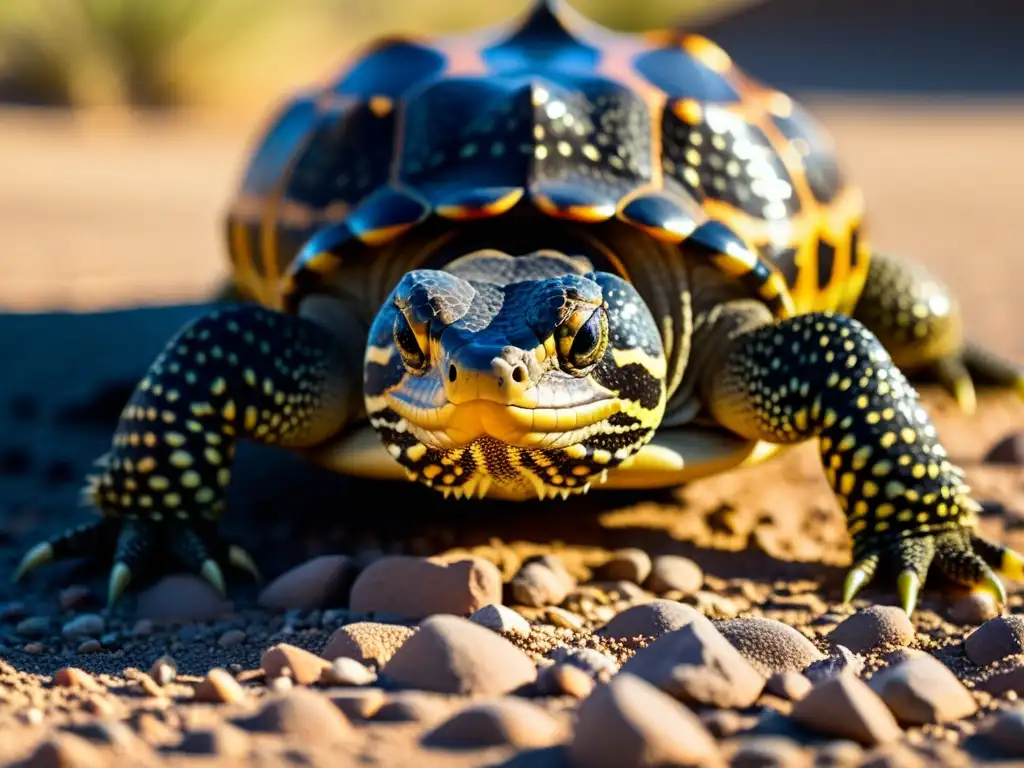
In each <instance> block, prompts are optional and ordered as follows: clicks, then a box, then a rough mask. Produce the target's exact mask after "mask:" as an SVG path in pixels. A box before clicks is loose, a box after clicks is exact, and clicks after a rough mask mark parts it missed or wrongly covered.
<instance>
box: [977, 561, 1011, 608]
mask: <svg viewBox="0 0 1024 768" xmlns="http://www.w3.org/2000/svg"><path fill="white" fill-rule="evenodd" d="M982 573H983V574H984V577H983V579H982V581H981V583H980V584H978V585H977V586H975V588H974V591H976V592H987V593H989V594H990V595H992V597H994V598H995V599H996V602H997V603H999V604H1000V605H1006V587H1004V586H1003V582H1001V581H1000V580H999V577H998V576H996V575H995V573H993V572H992V569H991V568H989V567H988V566H985V570H984V571H982Z"/></svg>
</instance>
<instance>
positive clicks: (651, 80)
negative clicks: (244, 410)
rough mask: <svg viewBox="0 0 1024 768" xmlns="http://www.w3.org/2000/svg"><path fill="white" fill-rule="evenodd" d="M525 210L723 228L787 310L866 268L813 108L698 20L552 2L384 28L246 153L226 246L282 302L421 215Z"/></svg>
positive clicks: (253, 292) (837, 304)
mask: <svg viewBox="0 0 1024 768" xmlns="http://www.w3.org/2000/svg"><path fill="white" fill-rule="evenodd" d="M523 207H527V208H528V209H529V210H531V211H532V212H533V213H534V215H542V216H547V217H553V218H558V219H563V220H571V221H574V222H583V223H592V222H603V221H607V220H609V219H619V220H622V221H624V222H628V223H629V224H631V225H633V226H635V227H636V228H638V229H639V230H643V231H645V232H647V233H651V234H654V235H655V236H657V237H661V238H663V239H669V240H673V241H675V242H680V241H681V240H682V239H684V238H685V237H687V236H689V235H690V234H692V232H693V230H694V229H695V228H696V227H697V226H698V225H700V224H701V223H707V222H713V223H715V224H716V225H721V226H720V231H721V232H724V233H726V234H728V233H735V235H738V237H739V238H740V240H741V241H742V243H745V244H746V245H747V246H748V247H749V248H750V250H751V251H752V252H753V253H754V254H756V255H757V256H758V257H759V259H760V262H761V263H762V264H769V265H770V268H771V270H772V271H773V272H774V273H775V274H776V275H777V276H781V279H779V280H778V281H777V282H778V283H779V285H783V287H782V289H781V290H782V291H783V292H785V293H787V294H788V295H787V296H786V297H785V298H786V300H787V301H788V302H789V303H790V307H791V309H792V310H794V311H796V312H806V311H812V310H822V309H833V310H839V311H844V312H848V311H851V310H852V308H853V304H854V303H855V301H856V299H857V297H858V296H859V294H860V291H861V288H862V286H863V283H864V279H865V277H866V273H867V268H868V258H869V256H868V250H867V245H866V242H865V238H864V236H863V231H862V217H863V202H862V196H861V193H860V191H859V190H858V189H857V188H856V187H854V186H853V185H851V184H850V183H848V182H847V180H846V179H845V178H844V176H843V174H842V172H841V170H840V168H839V166H838V164H837V162H836V159H835V155H834V152H833V146H832V141H831V139H830V137H829V136H828V134H827V133H826V132H825V130H824V129H823V128H822V127H821V126H820V125H819V124H818V122H817V121H816V120H815V119H814V118H813V117H811V116H810V115H809V114H808V112H807V111H806V110H805V109H803V108H802V107H801V106H800V105H798V104H797V103H796V102H795V101H794V100H792V99H791V98H789V97H788V96H786V95H785V94H782V93H780V92H779V91H777V90H775V89H772V88H770V87H768V86H766V85H763V84H761V83H759V82H757V81H756V80H754V79H753V78H751V77H749V76H748V75H747V74H745V73H744V72H742V71H741V70H740V69H739V68H738V67H737V66H736V65H735V64H734V63H733V62H732V60H731V59H730V58H729V56H728V55H727V54H726V53H725V52H724V51H722V50H721V49H720V48H719V47H717V46H716V45H715V44H714V43H712V42H711V41H709V40H708V39H706V38H704V37H701V36H698V35H694V34H686V33H682V32H679V33H677V32H671V31H654V32H649V33H645V34H628V33H619V32H613V31H611V30H608V29H605V28H603V27H600V26H598V25H597V24H595V23H593V22H591V21H589V20H587V19H585V18H583V17H582V16H581V15H580V14H578V13H577V12H576V11H574V10H573V9H572V8H571V7H569V6H568V5H566V4H564V3H563V2H561V1H560V0H539V2H537V4H536V5H535V6H534V7H532V8H531V9H530V10H529V11H528V12H527V13H525V14H524V15H523V16H522V17H520V18H518V19H517V20H516V21H515V23H513V24H511V25H503V26H500V27H496V28H491V29H487V30H484V31H478V32H474V33H470V34H459V35H452V36H447V37H437V38H431V39H429V40H413V39H408V38H400V39H396V38H388V39H381V40H378V41H376V42H375V43H373V44H372V45H371V46H370V47H369V48H367V49H366V50H364V51H362V52H361V53H360V54H359V55H358V56H356V58H355V60H354V61H353V62H351V63H350V64H349V65H348V66H347V67H345V68H344V69H343V71H342V72H341V73H340V74H338V75H337V76H336V77H335V78H333V79H332V80H331V81H330V82H328V83H326V84H325V85H322V86H321V87H317V88H314V89H312V90H310V91H306V92H303V93H300V94H297V95H295V96H294V97H293V98H291V99H290V100H289V101H287V102H286V103H285V104H284V105H283V106H282V107H281V108H280V109H279V110H278V111H277V113H276V114H275V115H274V116H273V117H272V118H271V120H270V122H269V125H268V127H267V128H266V130H265V132H264V133H263V136H262V138H261V139H260V140H259V142H258V144H257V146H256V147H255V151H254V152H253V153H252V155H251V158H250V160H249V163H248V166H247V169H246V171H245V174H244V178H243V181H242V184H241V188H240V190H239V192H238V195H237V197H236V199H235V201H234V204H233V205H232V207H231V209H230V212H229V214H228V217H227V234H228V243H229V249H228V250H229V253H230V257H231V261H232V265H233V273H234V278H235V281H236V284H237V285H238V287H239V289H240V291H241V292H242V293H243V294H247V295H248V296H250V297H252V298H254V299H255V300H257V301H259V302H261V303H263V304H265V305H267V306H271V307H275V308H278V309H283V310H286V311H287V310H290V309H292V308H294V305H295V301H296V299H297V298H298V297H301V296H302V295H303V294H304V293H305V292H306V291H309V290H310V286H311V285H313V284H314V283H315V282H316V281H317V280H320V279H321V278H323V276H324V275H326V274H330V273H332V272H336V271H337V269H338V266H339V264H341V263H343V262H344V263H348V262H352V261H363V262H365V260H366V259H365V257H366V255H367V254H373V253H376V252H377V251H378V249H379V248H380V247H381V246H383V245H384V244H387V243H389V242H392V241H394V240H395V238H398V237H400V236H402V235H403V233H408V232H409V231H410V230H416V229H417V228H418V227H421V226H425V225H426V224H427V222H428V221H429V222H441V223H442V224H443V225H445V226H449V227H453V226H455V227H457V226H460V225H463V224H465V223H466V222H475V223H479V222H482V221H483V222H486V221H496V220H498V219H500V218H501V217H502V216H505V215H506V214H508V212H509V211H510V210H513V209H516V210H520V209H522V208H523ZM500 245H501V243H493V244H492V246H494V247H500ZM400 276H401V275H400V273H399V274H398V275H396V276H395V279H397V278H398V277H400ZM783 281H784V284H783ZM389 288H390V286H385V287H384V290H385V291H386V290H388V289H389ZM787 288H788V291H787ZM367 309H368V312H369V313H371V314H372V312H374V311H375V310H376V307H375V306H370V307H368V308H367Z"/></svg>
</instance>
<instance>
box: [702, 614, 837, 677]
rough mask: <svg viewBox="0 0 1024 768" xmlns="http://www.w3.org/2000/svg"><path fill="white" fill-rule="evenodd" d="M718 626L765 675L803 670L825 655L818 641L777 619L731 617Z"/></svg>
mask: <svg viewBox="0 0 1024 768" xmlns="http://www.w3.org/2000/svg"><path fill="white" fill-rule="evenodd" d="M715 627H716V628H717V629H718V631H719V632H721V633H722V634H723V635H724V636H725V639H726V640H728V641H729V642H730V643H732V645H733V646H734V647H735V648H736V649H737V650H738V651H739V652H740V653H742V654H743V657H744V658H745V659H746V660H747V661H749V662H750V663H751V664H752V665H753V666H754V667H755V669H757V670H758V671H759V672H761V674H763V675H764V676H765V677H770V676H771V675H774V674H775V673H777V672H800V671H801V670H803V669H806V668H807V666H808V665H810V664H812V663H813V662H815V661H819V660H821V659H823V658H824V656H823V654H822V653H821V651H819V650H818V649H817V648H816V647H815V645H814V643H812V642H811V641H810V640H808V639H807V638H806V637H804V636H803V635H801V634H800V633H799V632H797V631H796V630H795V629H794V628H793V627H791V626H789V625H788V624H783V623H782V622H781V621H775V620H774V619H764V618H756V617H755V618H747V619H727V620H725V621H720V622H717V623H716V624H715Z"/></svg>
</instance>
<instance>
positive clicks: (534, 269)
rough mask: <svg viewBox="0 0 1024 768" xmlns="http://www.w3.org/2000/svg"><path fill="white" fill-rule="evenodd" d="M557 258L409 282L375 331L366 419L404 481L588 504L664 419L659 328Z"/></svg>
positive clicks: (487, 255)
mask: <svg viewBox="0 0 1024 768" xmlns="http://www.w3.org/2000/svg"><path fill="white" fill-rule="evenodd" d="M589 267H590V265H589V264H587V263H585V261H584V260H581V259H575V258H569V257H566V256H563V255H561V254H558V253H554V252H537V253H534V254H530V255H527V256H518V257H511V256H508V255H506V254H501V253H498V252H493V251H488V252H477V253H473V254H470V255H468V256H464V257H461V258H460V259H457V260H456V261H454V262H452V263H450V264H449V265H447V267H446V268H445V269H444V271H439V270H431V269H423V270H415V271H412V272H408V273H407V274H406V275H405V276H404V277H403V278H402V279H401V280H400V281H399V283H398V285H397V286H396V287H395V289H394V290H393V291H392V292H391V294H390V296H389V297H388V298H387V300H386V301H385V302H384V304H383V306H382V307H381V308H380V310H379V311H378V313H377V316H376V318H375V320H374V322H373V325H372V327H371V329H370V335H369V343H368V345H367V350H366V357H365V368H364V393H365V398H366V409H367V415H368V416H369V419H370V422H371V424H372V425H373V427H374V428H375V429H376V431H377V433H378V434H379V435H380V437H381V439H382V440H383V442H384V445H385V447H386V448H387V450H388V452H389V453H390V454H391V456H392V457H394V459H395V460H396V461H398V462H399V463H400V464H402V465H403V466H404V467H405V468H406V470H407V471H408V472H409V475H410V477H411V478H413V479H415V480H417V481H419V482H422V483H425V484H426V485H429V486H431V487H433V488H435V489H438V490H441V491H443V492H445V495H448V494H449V493H452V492H454V493H455V495H456V496H457V497H463V496H465V497H470V496H473V495H479V496H480V497H483V496H484V495H485V494H486V493H487V490H488V489H489V488H491V487H492V485H494V486H498V487H497V488H495V490H496V491H499V493H500V494H501V495H512V496H520V495H526V494H529V493H530V492H531V491H532V492H535V493H536V495H537V496H538V497H540V498H545V497H547V496H552V495H561V496H563V497H567V496H568V495H569V494H570V493H583V492H585V491H586V490H587V489H588V488H589V487H590V484H591V483H592V482H593V481H594V480H595V479H597V480H603V479H604V477H605V476H606V475H605V473H606V470H609V469H612V468H614V467H616V466H618V465H619V464H621V463H622V462H623V461H624V460H626V459H627V458H628V457H629V456H631V455H632V454H634V453H635V452H636V451H638V450H639V449H640V448H641V447H642V446H643V445H644V444H645V443H646V442H647V441H648V440H649V439H650V437H651V435H652V434H653V432H654V430H655V428H656V427H657V426H658V424H659V423H660V421H661V417H662V415H663V413H664V409H665V367H666V365H665V356H664V352H663V349H662V344H661V338H660V336H659V334H658V329H657V326H656V324H655V322H654V318H653V317H652V316H651V313H650V311H649V310H648V308H647V306H646V305H645V303H644V302H643V300H642V299H641V298H640V296H639V294H637V292H636V291H635V290H634V288H633V286H632V285H630V284H629V283H628V282H626V281H624V280H623V279H621V278H619V277H617V276H615V275H612V274H609V273H605V272H594V271H592V269H590V268H589Z"/></svg>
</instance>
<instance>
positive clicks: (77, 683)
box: [53, 667, 104, 691]
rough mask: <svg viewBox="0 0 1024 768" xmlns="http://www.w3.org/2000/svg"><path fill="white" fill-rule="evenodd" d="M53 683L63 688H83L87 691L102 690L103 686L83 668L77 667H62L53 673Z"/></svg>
mask: <svg viewBox="0 0 1024 768" xmlns="http://www.w3.org/2000/svg"><path fill="white" fill-rule="evenodd" d="M53 684H54V685H59V686H63V687H65V688H85V689H86V690H89V691H102V690H104V687H103V686H102V685H101V684H100V683H99V682H98V681H97V680H96V678H94V677H93V676H92V675H90V674H89V673H88V672H86V671H85V670H82V669H79V668H78V667H64V668H63V669H59V670H57V671H56V672H55V673H54V674H53Z"/></svg>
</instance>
